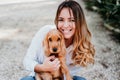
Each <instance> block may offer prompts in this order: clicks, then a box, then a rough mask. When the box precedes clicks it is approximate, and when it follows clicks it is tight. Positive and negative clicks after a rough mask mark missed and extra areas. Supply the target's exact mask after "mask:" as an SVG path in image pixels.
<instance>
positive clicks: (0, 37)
mask: <svg viewBox="0 0 120 80" xmlns="http://www.w3.org/2000/svg"><path fill="white" fill-rule="evenodd" d="M61 1H62V0H40V1H36V2H24V3H13V4H2V5H0V80H19V79H20V78H21V77H23V76H26V75H28V74H29V72H28V71H25V70H24V67H23V65H22V61H23V58H24V55H25V54H26V51H27V48H28V46H29V44H30V42H31V39H32V37H33V36H34V35H35V33H36V32H37V31H38V29H39V28H40V27H42V26H43V25H46V24H54V17H55V12H56V9H57V6H58V4H60V2H61ZM78 2H79V3H80V4H81V6H82V7H83V9H84V12H85V15H86V20H87V23H88V25H89V29H90V31H91V32H92V36H93V38H92V42H93V44H94V45H95V49H96V55H95V64H94V65H91V66H88V67H87V68H83V69H81V71H78V75H80V76H83V77H85V78H86V79H87V80H119V79H120V51H119V50H120V44H118V43H117V42H115V41H114V39H113V38H112V37H111V36H110V34H111V32H109V31H107V30H106V29H104V28H103V27H102V20H101V18H100V16H99V15H98V14H96V13H93V12H90V11H86V9H85V8H84V4H83V2H82V1H81V0H79V1H78Z"/></svg>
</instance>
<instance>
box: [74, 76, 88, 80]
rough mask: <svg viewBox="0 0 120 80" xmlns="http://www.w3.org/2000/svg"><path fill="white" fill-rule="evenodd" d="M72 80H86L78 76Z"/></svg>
mask: <svg viewBox="0 0 120 80" xmlns="http://www.w3.org/2000/svg"><path fill="white" fill-rule="evenodd" d="M73 80H86V79H85V78H83V77H80V76H73Z"/></svg>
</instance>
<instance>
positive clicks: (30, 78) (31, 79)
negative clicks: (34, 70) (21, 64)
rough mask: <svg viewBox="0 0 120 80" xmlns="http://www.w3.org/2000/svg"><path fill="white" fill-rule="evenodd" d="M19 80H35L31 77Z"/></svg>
mask: <svg viewBox="0 0 120 80" xmlns="http://www.w3.org/2000/svg"><path fill="white" fill-rule="evenodd" d="M20 80H35V77H32V76H26V77H23V78H22V79H20Z"/></svg>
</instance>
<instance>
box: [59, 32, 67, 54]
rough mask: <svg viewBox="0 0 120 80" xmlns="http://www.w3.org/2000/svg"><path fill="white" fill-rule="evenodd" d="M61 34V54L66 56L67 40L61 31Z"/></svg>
mask: <svg viewBox="0 0 120 80" xmlns="http://www.w3.org/2000/svg"><path fill="white" fill-rule="evenodd" d="M60 36H61V42H60V46H61V55H62V56H65V55H66V47H65V40H64V36H63V35H62V34H61V33H60Z"/></svg>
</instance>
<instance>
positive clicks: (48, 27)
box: [35, 25, 56, 38]
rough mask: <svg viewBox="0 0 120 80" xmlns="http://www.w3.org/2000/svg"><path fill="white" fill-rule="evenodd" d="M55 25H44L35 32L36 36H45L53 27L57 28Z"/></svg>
mask: <svg viewBox="0 0 120 80" xmlns="http://www.w3.org/2000/svg"><path fill="white" fill-rule="evenodd" d="M55 28H56V27H55V25H45V26H42V27H41V28H40V29H39V30H38V32H37V33H36V34H35V36H38V37H41V38H42V37H44V36H45V35H46V34H47V33H48V32H49V31H50V30H51V29H55Z"/></svg>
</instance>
